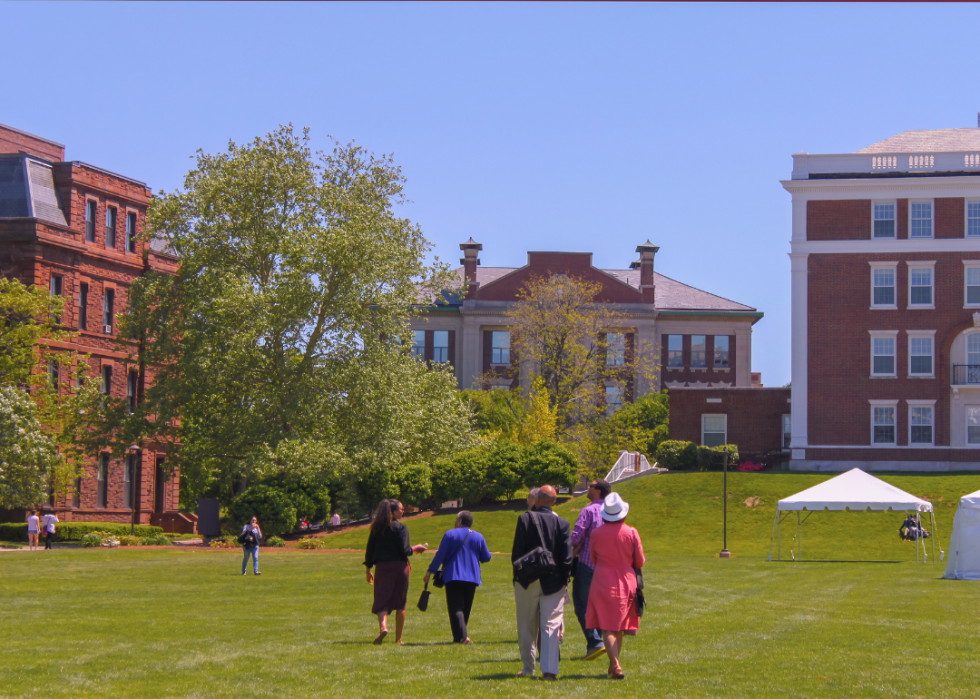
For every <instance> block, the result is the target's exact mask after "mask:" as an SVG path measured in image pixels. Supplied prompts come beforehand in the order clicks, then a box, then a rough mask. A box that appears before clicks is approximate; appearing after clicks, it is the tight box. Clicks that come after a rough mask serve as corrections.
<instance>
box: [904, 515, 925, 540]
mask: <svg viewBox="0 0 980 699" xmlns="http://www.w3.org/2000/svg"><path fill="white" fill-rule="evenodd" d="M898 535H899V536H900V537H901V538H902V541H918V540H919V539H928V538H929V537H930V536H932V534H930V533H929V531H928V530H926V529H923V528H922V525H921V524H919V523H918V522H917V521H916V520H915V517H913V516H912V515H911V514H908V515H905V521H904V522H902V526H901V527H899V528H898Z"/></svg>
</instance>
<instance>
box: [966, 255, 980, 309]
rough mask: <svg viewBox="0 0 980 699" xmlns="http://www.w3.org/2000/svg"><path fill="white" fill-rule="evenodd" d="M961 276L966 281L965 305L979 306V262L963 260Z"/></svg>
mask: <svg viewBox="0 0 980 699" xmlns="http://www.w3.org/2000/svg"><path fill="white" fill-rule="evenodd" d="M963 277H964V282H965V283H966V304H965V305H966V306H980V263H977V262H973V261H971V262H966V261H964V267H963Z"/></svg>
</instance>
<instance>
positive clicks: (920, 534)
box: [915, 512, 922, 563]
mask: <svg viewBox="0 0 980 699" xmlns="http://www.w3.org/2000/svg"><path fill="white" fill-rule="evenodd" d="M915 526H916V527H918V529H919V533H918V534H917V535H916V539H915V562H916V563H918V562H919V542H920V541H922V522H920V521H919V513H918V512H916V513H915Z"/></svg>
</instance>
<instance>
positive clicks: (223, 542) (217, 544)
mask: <svg viewBox="0 0 980 699" xmlns="http://www.w3.org/2000/svg"><path fill="white" fill-rule="evenodd" d="M208 546H210V547H211V548H213V549H233V548H238V547H239V546H241V544H239V543H238V539H237V537H234V536H219V537H218V538H217V539H212V540H211V543H210V544H208Z"/></svg>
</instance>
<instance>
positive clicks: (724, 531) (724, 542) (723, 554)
mask: <svg viewBox="0 0 980 699" xmlns="http://www.w3.org/2000/svg"><path fill="white" fill-rule="evenodd" d="M724 472H725V477H724V484H725V485H724V493H722V498H721V504H722V512H723V513H724V514H723V515H722V545H721V553H719V554H718V557H719V558H731V557H732V552H731V551H729V550H728V447H727V446H726V447H725V465H724Z"/></svg>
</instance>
